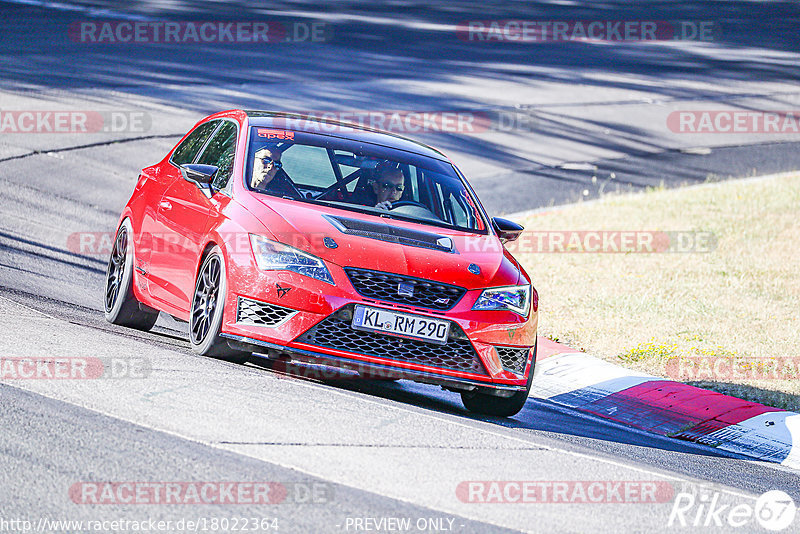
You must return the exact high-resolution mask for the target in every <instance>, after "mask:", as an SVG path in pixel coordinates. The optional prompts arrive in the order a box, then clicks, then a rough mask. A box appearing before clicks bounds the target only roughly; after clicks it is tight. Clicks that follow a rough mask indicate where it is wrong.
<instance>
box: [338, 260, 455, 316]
mask: <svg viewBox="0 0 800 534" xmlns="http://www.w3.org/2000/svg"><path fill="white" fill-rule="evenodd" d="M345 272H346V273H347V277H348V278H349V279H350V282H351V283H352V284H353V287H355V288H356V291H358V292H359V294H361V295H363V296H365V297H369V298H373V299H376V300H385V301H387V302H397V303H400V304H407V305H409V306H418V307H420V308H430V309H433V310H449V309H451V308H452V307H453V306H455V305H456V303H457V302H458V301H459V300H461V297H463V296H464V294H465V293H466V292H467V290H466V289H464V288H463V287H458V286H452V285H449V284H442V283H440V282H431V281H430V280H424V279H422V278H413V277H411V276H402V275H399V274H393V273H382V272H380V271H369V270H367V269H354V268H352V267H348V268H346V269H345ZM400 284H404V286H406V287H405V288H404V289H405V290H408V286H410V288H411V291H410V292H411V293H412V294H411V295H408V294H402V295H401V294H400V293H399V290H400Z"/></svg>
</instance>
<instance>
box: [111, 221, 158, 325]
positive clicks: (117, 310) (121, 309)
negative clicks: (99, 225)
mask: <svg viewBox="0 0 800 534" xmlns="http://www.w3.org/2000/svg"><path fill="white" fill-rule="evenodd" d="M132 236H133V228H132V227H131V222H130V220H128V219H125V220H124V221H123V222H122V224H121V225H120V226H119V230H117V237H116V239H114V246H113V248H112V249H111V257H109V259H108V269H107V270H106V292H105V299H104V304H105V306H104V311H105V316H106V321H108V322H109V323H112V324H116V325H120V326H128V327H131V328H136V329H139V330H150V329H151V328H153V325H154V324H156V320H157V319H158V312H151V311H145V310H142V309H140V308H139V301H138V300H136V296H135V295H134V294H133V254H134V250H133V241H132V239H131V238H132Z"/></svg>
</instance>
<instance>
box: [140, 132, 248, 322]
mask: <svg viewBox="0 0 800 534" xmlns="http://www.w3.org/2000/svg"><path fill="white" fill-rule="evenodd" d="M236 134H237V125H236V123H234V122H231V121H221V123H220V125H219V126H218V128H217V129H216V130H215V131H214V133H213V134H212V135H211V137H210V139H209V140H208V141H207V142H206V143H205V146H204V147H203V148H202V150H201V151H200V152H199V153H198V154H197V155H196V156H195V157H194V158H193V160H192V162H193V163H204V164H209V165H216V166H217V167H219V169H220V170H219V171H218V173H217V177H216V179H215V185H216V186H219V185H220V178H221V177H223V176H226V175H227V176H229V175H230V172H231V171H232V169H233V153H234V150H235V145H236ZM176 170H177V169H176ZM178 174H179V177H178V178H177V179H176V180H174V181H173V182H172V184H171V185H170V186H169V187H168V188H167V190H166V192H165V193H164V196H163V197H162V198H161V200H160V201H159V203H158V210H157V215H156V223H157V226H158V229H159V232H160V234H161V246H160V247H157V248H154V250H153V253H152V260H151V275H150V279H151V282H153V283H152V284H151V290H150V294H151V296H152V297H153V298H156V299H158V300H160V301H161V302H163V303H165V304H166V305H167V306H168V307H169V308H171V309H173V311H174V312H178V313H177V315H178V316H182V315H184V314H187V313H188V311H189V305H190V300H191V296H192V294H193V292H194V283H195V274H196V272H195V271H196V267H197V261H198V258H199V256H200V254H201V253H202V249H203V247H204V246H205V242H206V228H207V221H208V216H209V212H210V210H211V207H212V202H211V200H210V199H209V198H208V196H207V191H206V190H204V189H202V188H200V187H198V185H197V184H196V183H194V182H191V181H188V180H185V179H184V178H183V177H182V176H181V175H180V171H179V170H178Z"/></svg>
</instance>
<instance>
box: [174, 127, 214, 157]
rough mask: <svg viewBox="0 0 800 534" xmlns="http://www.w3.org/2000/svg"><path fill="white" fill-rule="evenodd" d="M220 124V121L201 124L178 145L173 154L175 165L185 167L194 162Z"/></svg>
mask: <svg viewBox="0 0 800 534" xmlns="http://www.w3.org/2000/svg"><path fill="white" fill-rule="evenodd" d="M218 124H219V121H210V122H206V123H203V124H201V125H200V126H198V127H197V128H195V129H194V131H193V132H192V133H190V134H189V135H188V136H187V137H186V139H184V140H183V142H182V143H181V144H180V145H178V148H176V149H175V152H173V153H172V158H171V161H172V163H174V164H175V165H185V164H187V163H191V162H192V161H194V157H195V156H196V155H197V153H198V152H199V151H200V149H201V148H203V144H204V143H205V142H206V139H208V136H209V135H211V132H213V131H214V129H215V128H216V127H217V125H218Z"/></svg>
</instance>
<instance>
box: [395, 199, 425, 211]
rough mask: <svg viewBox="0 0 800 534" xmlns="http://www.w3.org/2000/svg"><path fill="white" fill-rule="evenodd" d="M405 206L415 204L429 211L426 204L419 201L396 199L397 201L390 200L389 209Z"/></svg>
mask: <svg viewBox="0 0 800 534" xmlns="http://www.w3.org/2000/svg"><path fill="white" fill-rule="evenodd" d="M405 206H416V207H418V208H425V209H426V210H428V211H430V210H429V209H428V206H426V205H425V204H422V203H421V202H417V201H415V200H398V201H397V202H392V207H391V209H395V208H403V207H405Z"/></svg>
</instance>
